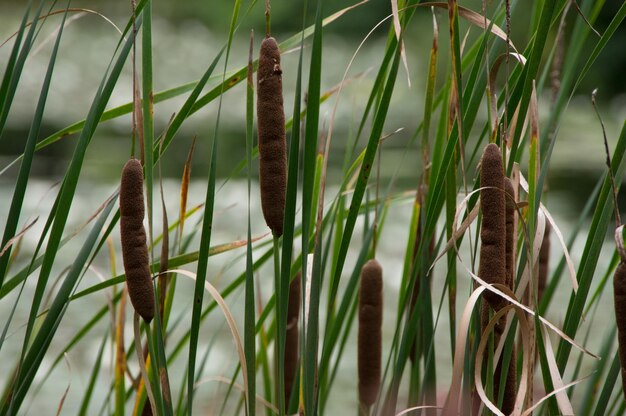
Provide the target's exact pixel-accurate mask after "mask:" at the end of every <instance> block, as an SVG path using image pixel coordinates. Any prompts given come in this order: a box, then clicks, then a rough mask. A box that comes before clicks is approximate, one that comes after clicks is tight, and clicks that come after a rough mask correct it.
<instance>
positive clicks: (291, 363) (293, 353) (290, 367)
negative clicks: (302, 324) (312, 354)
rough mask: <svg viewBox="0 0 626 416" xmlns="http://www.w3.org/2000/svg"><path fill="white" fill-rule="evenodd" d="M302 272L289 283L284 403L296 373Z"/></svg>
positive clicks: (286, 401)
mask: <svg viewBox="0 0 626 416" xmlns="http://www.w3.org/2000/svg"><path fill="white" fill-rule="evenodd" d="M301 276H302V274H301V273H300V272H298V274H297V275H296V277H294V279H293V280H292V281H291V284H290V285H289V303H288V306H287V334H286V338H285V360H284V363H285V366H284V368H285V403H287V404H288V403H289V399H290V398H291V392H292V390H293V382H294V380H295V379H296V375H297V373H298V352H299V350H298V335H299V332H298V319H299V316H300V291H301V287H302V286H301V285H302V278H301Z"/></svg>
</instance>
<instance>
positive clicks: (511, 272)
mask: <svg viewBox="0 0 626 416" xmlns="http://www.w3.org/2000/svg"><path fill="white" fill-rule="evenodd" d="M504 192H506V201H505V205H506V285H507V286H508V287H509V289H511V290H513V289H515V203H516V201H515V189H514V188H513V182H512V181H511V179H509V178H504Z"/></svg>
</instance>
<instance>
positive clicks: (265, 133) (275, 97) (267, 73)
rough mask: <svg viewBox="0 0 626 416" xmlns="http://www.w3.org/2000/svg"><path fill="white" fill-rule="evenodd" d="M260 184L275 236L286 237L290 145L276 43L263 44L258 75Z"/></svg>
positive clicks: (264, 210) (262, 197)
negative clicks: (284, 233)
mask: <svg viewBox="0 0 626 416" xmlns="http://www.w3.org/2000/svg"><path fill="white" fill-rule="evenodd" d="M257 123H258V131H259V180H260V184H261V205H262V208H263V216H264V217H265V222H266V223H267V226H268V227H269V228H270V229H271V230H272V233H273V234H274V235H275V236H277V237H279V236H281V235H282V234H283V219H284V214H285V192H286V189H287V150H286V149H287V144H286V141H285V112H284V109H283V82H282V70H281V68H280V51H279V49H278V44H277V43H276V39H274V38H271V37H268V38H265V39H264V40H263V43H261V52H260V54H259V69H258V72H257Z"/></svg>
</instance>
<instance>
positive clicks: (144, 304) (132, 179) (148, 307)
mask: <svg viewBox="0 0 626 416" xmlns="http://www.w3.org/2000/svg"><path fill="white" fill-rule="evenodd" d="M143 204H144V201H143V169H142V167H141V162H139V160H137V159H130V160H129V161H128V162H127V163H126V165H124V169H123V170H122V183H121V186H120V234H121V238H122V257H123V260H124V271H125V273H126V284H127V285H128V294H129V295H130V301H131V302H132V304H133V307H134V308H135V310H136V311H137V313H138V314H139V315H141V317H142V318H143V319H144V320H145V321H146V322H147V323H150V321H151V320H152V318H154V289H153V287H152V279H151V277H150V266H149V263H148V262H149V259H148V247H147V245H146V230H145V228H144V226H143V217H144V213H145V208H144V205H143Z"/></svg>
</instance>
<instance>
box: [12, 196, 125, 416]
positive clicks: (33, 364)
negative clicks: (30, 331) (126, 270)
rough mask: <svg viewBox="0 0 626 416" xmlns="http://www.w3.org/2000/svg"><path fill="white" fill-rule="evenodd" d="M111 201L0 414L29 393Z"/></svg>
mask: <svg viewBox="0 0 626 416" xmlns="http://www.w3.org/2000/svg"><path fill="white" fill-rule="evenodd" d="M114 201H115V200H111V201H110V202H109V204H108V206H107V207H106V208H105V209H104V211H103V212H102V213H101V214H100V218H98V220H97V221H96V223H95V224H94V226H93V228H92V230H91V232H90V233H89V236H88V237H87V240H86V241H85V244H84V245H83V247H82V248H81V250H80V252H79V253H78V255H77V256H76V259H75V260H74V263H73V264H72V267H71V269H70V271H69V272H68V274H67V276H66V278H65V280H64V281H63V284H62V285H61V287H60V289H59V291H58V293H57V295H56V296H55V298H54V301H53V302H52V305H51V306H50V309H49V310H48V313H47V314H46V317H45V319H44V321H43V323H42V324H41V327H40V328H39V331H38V332H37V334H36V335H35V337H34V339H33V341H32V344H31V346H30V348H29V349H28V352H27V354H26V355H25V357H24V359H23V361H22V363H21V368H20V372H19V373H18V377H17V379H16V380H15V382H14V383H12V384H13V385H12V387H11V388H10V389H9V394H8V396H7V397H5V398H4V402H3V404H2V413H5V412H7V411H8V410H9V409H12V410H13V411H15V412H17V410H18V409H19V408H20V405H21V404H22V402H23V400H24V397H25V396H26V394H27V393H28V390H29V387H30V385H31V383H32V382H33V380H34V377H35V374H36V373H37V370H38V368H39V366H40V365H41V362H42V361H43V358H44V355H45V353H46V351H47V350H48V347H49V345H50V343H51V342H52V338H53V337H54V334H55V332H56V329H57V328H58V326H59V324H60V323H61V319H62V318H63V315H64V313H65V311H66V309H67V305H68V302H69V298H70V294H71V292H72V291H73V290H74V288H75V285H76V283H77V281H78V279H79V278H80V276H81V275H82V273H83V270H84V269H85V268H86V267H87V265H88V258H89V254H90V253H91V252H92V250H93V248H94V246H95V244H96V240H97V238H98V236H99V234H100V232H101V230H102V228H103V226H104V222H105V220H106V219H107V218H108V216H109V214H110V213H111V210H112V208H113V205H114V204H113V202H114ZM8 397H10V400H9V401H7V400H6V399H7V398H8Z"/></svg>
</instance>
